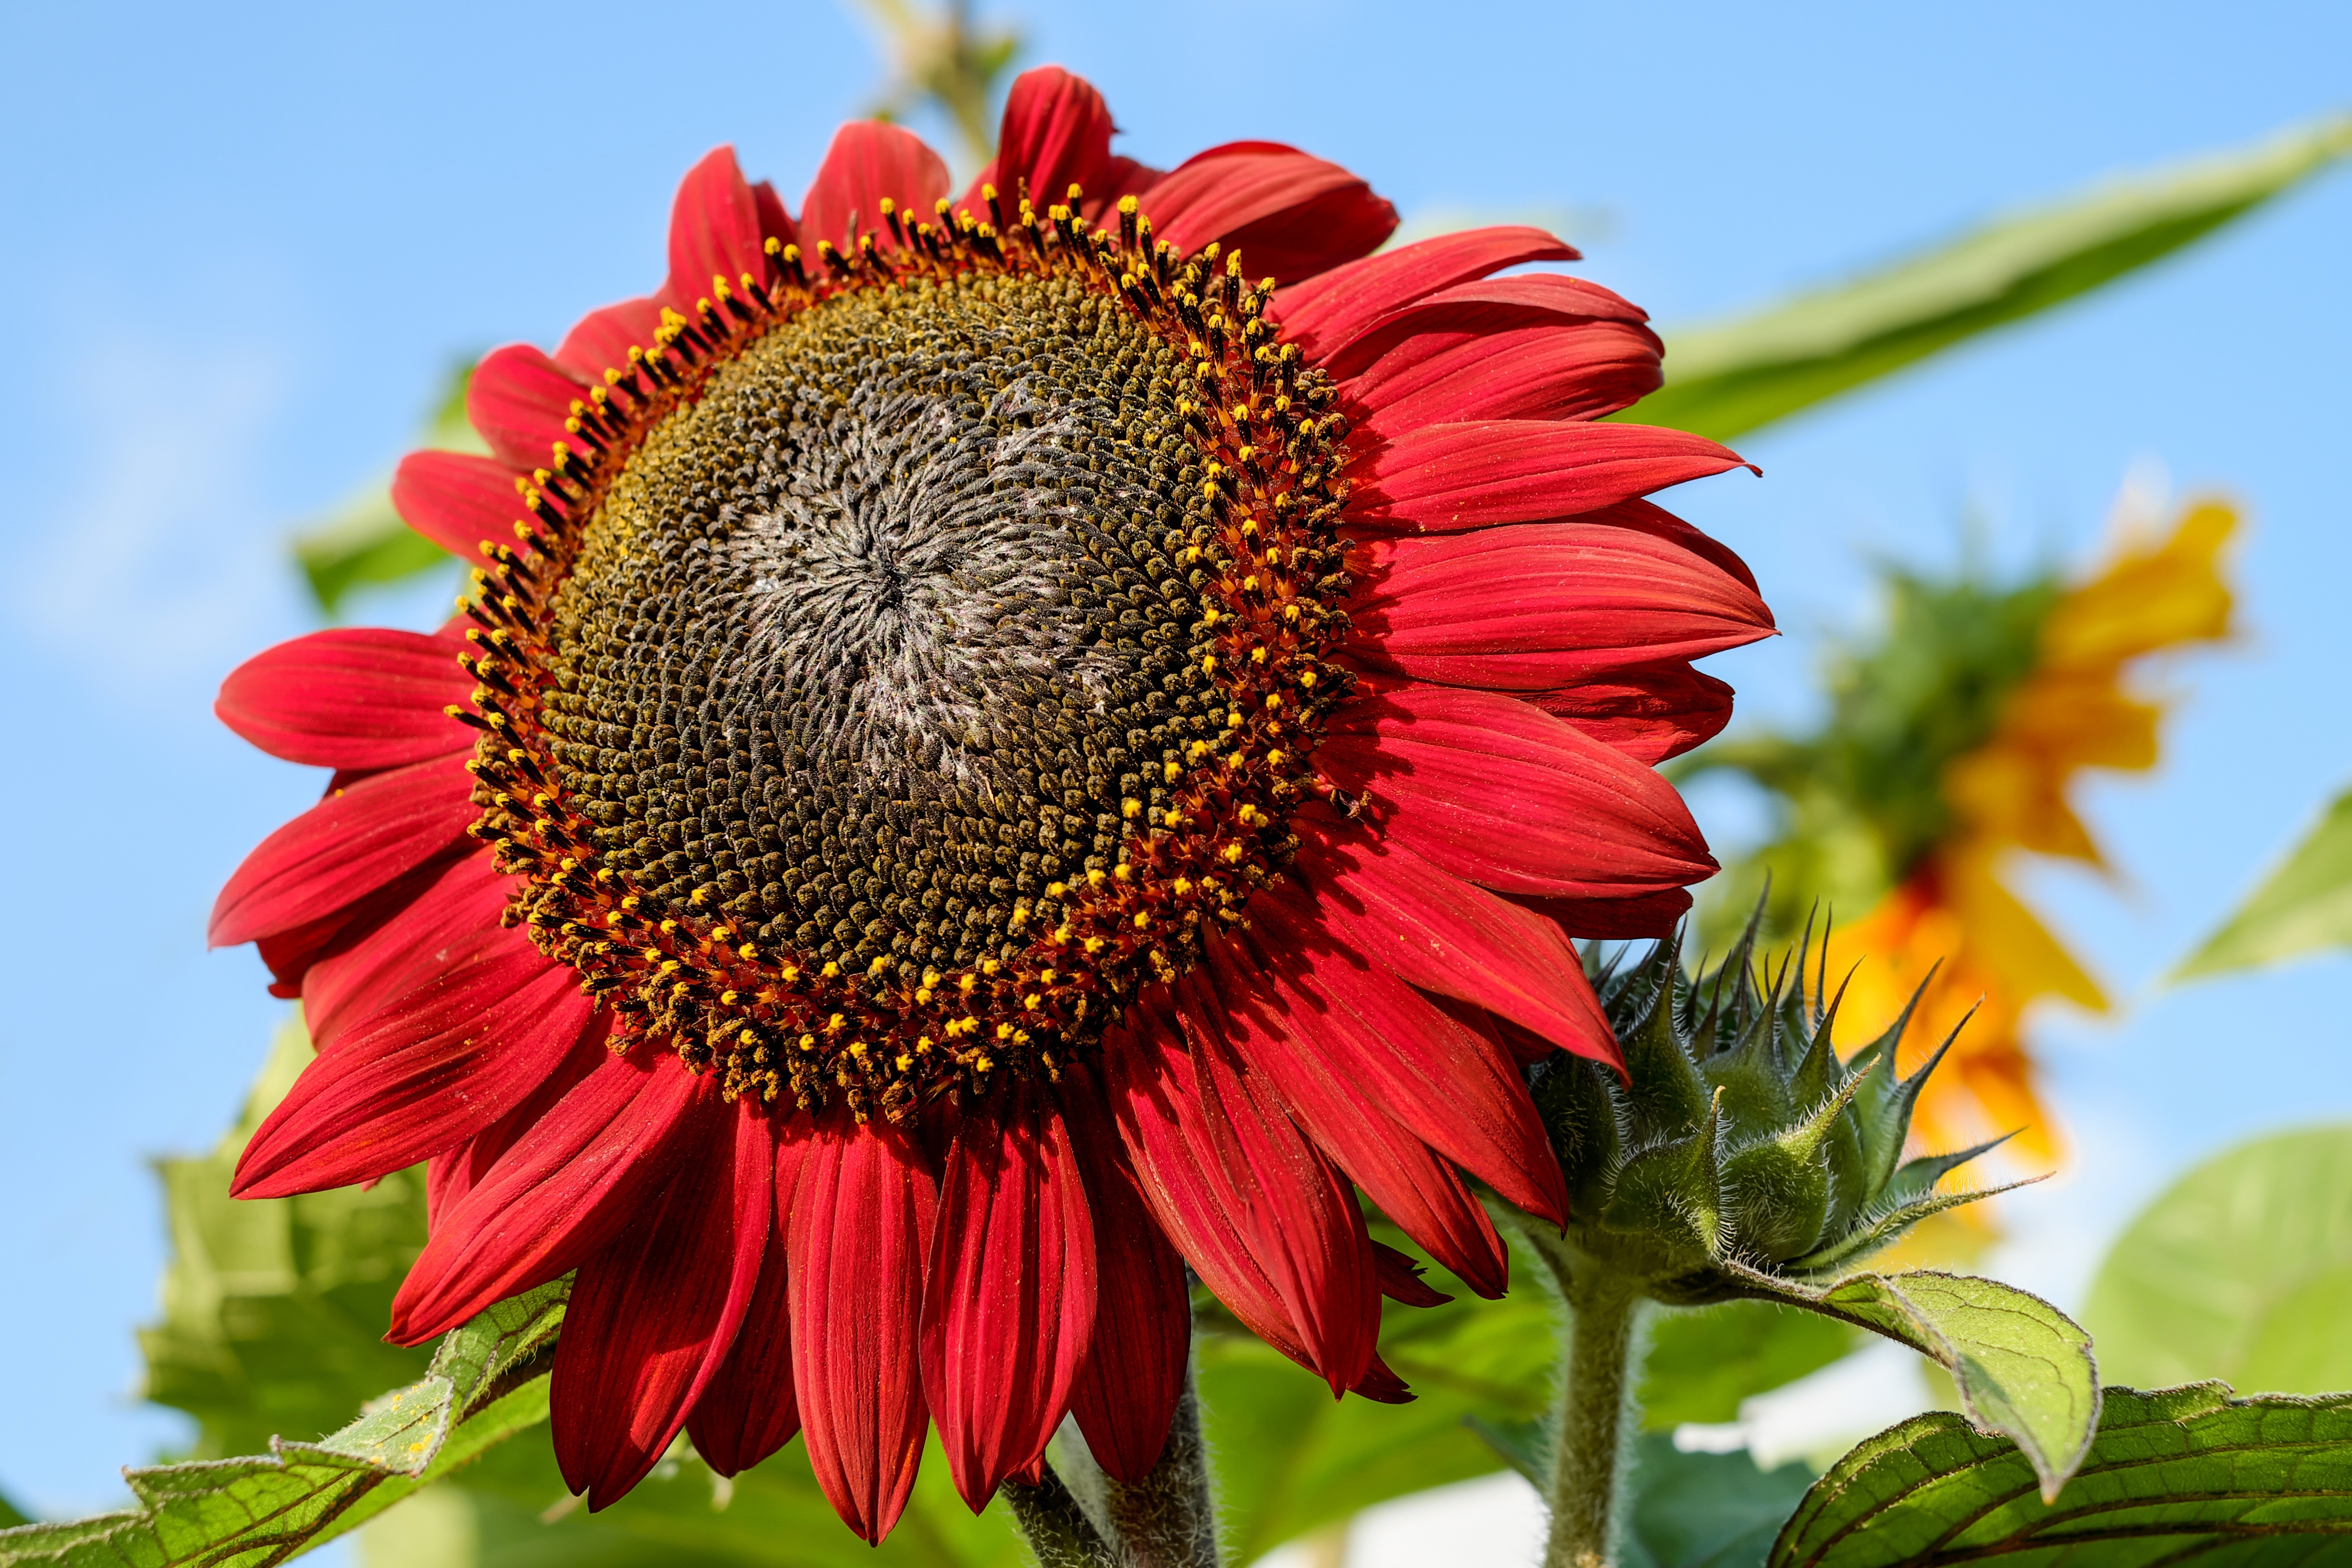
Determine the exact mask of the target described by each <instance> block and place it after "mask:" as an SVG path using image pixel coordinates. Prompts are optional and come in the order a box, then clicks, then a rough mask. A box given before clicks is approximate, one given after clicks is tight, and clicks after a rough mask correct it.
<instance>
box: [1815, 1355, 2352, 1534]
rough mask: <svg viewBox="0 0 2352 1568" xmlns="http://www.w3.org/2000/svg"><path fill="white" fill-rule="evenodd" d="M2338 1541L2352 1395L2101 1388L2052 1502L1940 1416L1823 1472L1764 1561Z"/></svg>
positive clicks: (2012, 1453) (2348, 1524)
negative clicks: (2102, 1402) (2094, 1430)
mask: <svg viewBox="0 0 2352 1568" xmlns="http://www.w3.org/2000/svg"><path fill="white" fill-rule="evenodd" d="M2347 1535H2352V1394H2334V1395H2330V1396H2329V1397H2327V1398H2325V1399H2310V1400H2306V1399H2296V1398H2291V1397H2286V1396H2283V1395H2270V1394H2265V1395H2258V1396H2255V1397H2253V1398H2251V1399H2237V1398H2233V1397H2231V1394H2230V1390H2229V1388H2228V1387H2227V1386H2226V1385H2224V1384H2218V1383H2207V1384H2193V1385H2191V1386H2189V1387H2186V1388H2172V1389H2166V1390H2163V1391H2161V1392H2159V1393H2155V1394H2141V1393H2137V1392H2135V1391H2133V1390H2131V1389H2127V1388H2111V1389H2109V1390H2108V1391H2107V1400H2106V1406H2105V1412H2104V1414H2103V1415H2102V1416H2101V1418H2100V1421H2099V1429H2098V1434H2097V1436H2096V1438H2095V1441H2094V1442H2093V1443H2092V1446H2091V1450H2090V1453H2089V1454H2088V1456H2087V1457H2086V1458H2084V1462H2083V1467H2082V1468H2081V1470H2080V1471H2079V1472H2078V1473H2077V1474H2076V1475H2075V1477H2074V1480H2073V1481H2072V1482H2070V1483H2069V1484H2068V1486H2067V1488H2066V1492H2065V1495H2064V1497H2063V1499H2061V1500H2059V1502H2058V1503H2057V1504H2055V1505H2053V1504H2052V1503H2050V1502H2048V1501H2046V1500H2044V1499H2043V1498H2042V1495H2041V1494H2040V1492H2039V1490H2038V1489H2037V1487H2036V1485H2035V1474H2034V1469H2033V1468H2032V1466H2031V1465H2030V1464H2029V1463H2028V1462H2027V1460H2026V1458H2025V1457H2024V1456H2023V1455H2022V1454H2021V1453H2020V1452H2019V1451H2018V1449H2017V1447H2016V1445H2015V1444H2013V1443H2011V1442H2009V1441H2007V1440H2006V1439H2003V1438H2000V1437H1994V1436H1987V1435H1985V1434H1984V1433H1981V1432H1978V1431H1975V1430H1972V1429H1971V1428H1970V1427H1969V1424H1968V1423H1967V1422H1966V1421H1964V1420H1962V1419H1961V1418H1960V1417H1959V1416H1958V1415H1953V1414H1952V1413H1950V1412H1948V1411H1934V1412H1931V1413H1929V1414H1927V1415H1919V1416H1915V1417H1913V1418H1912V1419H1911V1420H1908V1421H1906V1422H1904V1423H1902V1424H1901V1425H1900V1426H1894V1427H1891V1428H1889V1429H1888V1430H1886V1431H1885V1432H1882V1433H1880V1434H1879V1435H1878V1436H1875V1437H1872V1438H1870V1439H1868V1440H1867V1441H1865V1442H1864V1443H1862V1444H1861V1445H1859V1446H1858V1447H1855V1448H1854V1449H1853V1452H1851V1453H1849V1454H1847V1455H1846V1456H1845V1458H1842V1459H1840V1460H1839V1461H1838V1462H1837V1463H1836V1464H1835V1465H1833V1466H1832V1467H1831V1468H1830V1471H1829V1473H1828V1474H1827V1475H1825V1476H1823V1477H1822V1479H1820V1480H1819V1481H1818V1482H1816V1483H1815V1484H1814V1486H1813V1489H1812V1490H1811V1492H1809V1493H1807V1494H1806V1497H1805V1500H1804V1501H1803V1503H1801V1505H1800V1506H1799V1507H1798V1509H1797V1511H1796V1513H1795V1515H1794V1516H1793V1517H1791V1518H1790V1521H1789V1523H1788V1526H1787V1527H1786V1528H1785V1529H1784V1530H1783V1531H1781V1532H1780V1540H1779V1541H1777V1542H1774V1544H1773V1548H1772V1555H1771V1558H1770V1562H1771V1565H1772V1568H1881V1565H1892V1564H1895V1563H1925V1564H1933V1563H1980V1562H1985V1561H1989V1560H1990V1561H2000V1560H2009V1559H2015V1560H2018V1561H2019V1562H2021V1563H2037V1564H2042V1563H2052V1564H2054V1563H2064V1564H2065V1565H2066V1568H2126V1565H2128V1568H2139V1565H2141V1564H2150V1565H2153V1564H2158V1563H2189V1562H2196V1563H2225V1562H2226V1563H2282V1564H2284V1563H2321V1562H2327V1563H2341V1562H2345V1561H2347V1560H2352V1542H2340V1543H2330V1542H2325V1541H2318V1540H2313V1539H2311V1538H2313V1537H2329V1536H2334V1537H2342V1536H2347ZM2282 1538H2301V1539H2300V1540H2288V1539H2282ZM2266 1542H2267V1545H2266V1544H2265V1543H2266Z"/></svg>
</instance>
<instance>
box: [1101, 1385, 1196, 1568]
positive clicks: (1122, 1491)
mask: <svg viewBox="0 0 2352 1568" xmlns="http://www.w3.org/2000/svg"><path fill="white" fill-rule="evenodd" d="M1103 1490H1104V1500H1105V1503H1106V1505H1107V1507H1108V1511H1109V1514H1110V1521H1111V1526H1112V1528H1113V1529H1114V1530H1116V1531H1118V1537H1119V1542H1120V1544H1122V1545H1123V1546H1125V1547H1126V1548H1127V1552H1128V1561H1129V1563H1130V1564H1131V1565H1132V1568H1217V1564H1218V1562H1219V1557H1218V1552H1217V1510H1216V1504H1215V1502H1214V1500H1213V1499H1212V1498H1211V1496H1210V1492H1209V1450H1208V1447H1207V1445H1206V1444H1204V1443H1202V1440H1201V1402H1200V1399H1199V1397H1198V1395H1197V1394H1195V1393H1194V1391H1193V1384H1192V1370H1191V1369H1190V1368H1189V1367H1188V1368H1187V1369H1186V1370H1185V1373H1184V1393H1183V1396H1182V1397H1181V1398H1180V1399H1178V1400H1177V1401H1176V1414H1175V1416H1174V1418H1173V1419H1172V1420H1171V1421H1170V1422H1169V1423H1168V1447H1165V1448H1163V1449H1161V1450H1160V1462H1159V1463H1158V1464H1157V1465H1154V1466H1153V1467H1152V1468H1151V1473H1150V1475H1148V1476H1146V1477H1144V1478H1143V1480H1142V1483H1141V1484H1140V1485H1138V1486H1131V1487H1129V1486H1121V1485H1120V1484H1119V1483H1118V1482H1117V1481H1112V1480H1108V1479H1107V1480H1106V1482H1105V1485H1104V1489H1103Z"/></svg>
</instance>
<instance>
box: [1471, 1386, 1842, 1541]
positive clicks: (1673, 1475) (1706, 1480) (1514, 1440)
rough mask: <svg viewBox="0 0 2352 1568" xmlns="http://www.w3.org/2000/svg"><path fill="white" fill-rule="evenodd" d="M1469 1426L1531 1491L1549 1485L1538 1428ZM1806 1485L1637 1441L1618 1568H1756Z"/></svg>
mask: <svg viewBox="0 0 2352 1568" xmlns="http://www.w3.org/2000/svg"><path fill="white" fill-rule="evenodd" d="M1470 1426H1471V1427H1472V1429H1473V1430H1475V1432H1476V1433H1477V1434H1478V1435H1479V1436H1481V1437H1483V1438H1485V1439H1486V1442H1487V1443H1488V1444H1489V1445H1491V1446H1492V1447H1494V1449H1495V1451H1496V1453H1497V1454H1499V1455H1501V1456H1502V1457H1503V1458H1504V1460H1505V1461H1506V1462H1507V1463H1508V1464H1509V1465H1510V1467H1511V1468H1513V1469H1515V1470H1517V1471H1518V1472H1519V1474H1520V1475H1522V1476H1525V1477H1526V1478H1527V1479H1528V1482H1529V1483H1530V1484H1532V1485H1533V1486H1535V1487H1536V1488H1537V1489H1538V1490H1540V1489H1543V1488H1544V1487H1545V1486H1546V1485H1548V1484H1549V1475H1548V1474H1547V1471H1548V1469H1549V1466H1550V1463H1551V1459H1550V1448H1549V1439H1548V1438H1547V1437H1546V1436H1545V1435H1544V1431H1543V1423H1542V1422H1540V1421H1489V1420H1486V1419H1484V1418H1483V1417H1479V1416H1472V1417H1471V1418H1470ZM1812 1481H1813V1473H1812V1472H1811V1470H1808V1469H1807V1468H1805V1467H1804V1466H1802V1465H1800V1464H1788V1465H1783V1466H1781V1467H1780V1468H1778V1469H1775V1470H1766V1469H1759V1468H1758V1467H1757V1464H1756V1461H1755V1459H1754V1458H1752V1457H1750V1456H1749V1455H1748V1453H1746V1452H1745V1451H1744V1450H1743V1451H1741V1452H1738V1453H1730V1454H1685V1453H1684V1452H1682V1451H1681V1450H1680V1449H1678V1448H1676V1447H1675V1440H1674V1437H1673V1436H1671V1435H1670V1434H1667V1433H1664V1432H1647V1433H1644V1434H1643V1436H1642V1437H1641V1439H1640V1441H1639V1443H1638V1444H1637V1445H1636V1446H1635V1447H1634V1450H1633V1455H1632V1457H1631V1458H1630V1460H1629V1462H1628V1466H1627V1469H1626V1475H1625V1496H1624V1503H1623V1510H1624V1521H1625V1539H1624V1541H1623V1542H1622V1546H1621V1551H1620V1555H1619V1559H1618V1563H1619V1568H1761V1564H1762V1563H1763V1562H1764V1553H1765V1552H1766V1550H1767V1549H1768V1548H1769V1547H1770V1546H1771V1544H1772V1537H1773V1536H1774V1535H1775V1534H1776V1533H1778V1532H1779V1531H1780V1523H1781V1521H1783V1520H1785V1519H1787V1518H1788V1517H1789V1510H1790V1509H1792V1508H1794V1507H1796V1506H1797V1501H1798V1500H1799V1499H1801V1498H1802V1497H1803V1496H1804V1495H1805V1489H1806V1488H1808V1487H1810V1486H1811V1485H1812Z"/></svg>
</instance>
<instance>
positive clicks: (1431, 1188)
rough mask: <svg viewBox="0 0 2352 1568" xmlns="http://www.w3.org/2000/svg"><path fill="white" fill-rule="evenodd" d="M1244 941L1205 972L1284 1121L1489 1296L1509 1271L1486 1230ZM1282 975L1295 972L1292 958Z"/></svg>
mask: <svg viewBox="0 0 2352 1568" xmlns="http://www.w3.org/2000/svg"><path fill="white" fill-rule="evenodd" d="M1247 949H1248V942H1247V939H1246V938H1244V939H1243V940H1242V941H1238V942H1220V943H1217V944H1215V945H1214V946H1213V948H1212V949H1211V952H1210V958H1211V965H1212V973H1213V976H1214V979H1215V982H1216V986H1217V990H1218V992H1219V993H1220V994H1221V996H1222V999H1223V1003H1224V1008H1225V1016H1226V1020H1227V1023H1228V1026H1229V1029H1230V1039H1231V1041H1232V1044H1233V1046H1234V1049H1235V1050H1236V1051H1237V1052H1239V1053H1240V1055H1241V1058H1242V1060H1243V1061H1244V1062H1245V1063H1247V1064H1248V1065H1249V1067H1250V1068H1251V1069H1252V1070H1254V1071H1255V1072H1257V1073H1260V1074H1263V1075H1264V1076H1265V1079H1266V1080H1267V1081H1268V1082H1270V1083H1271V1084H1273V1086H1274V1088H1275V1089H1276V1092H1277V1093H1278V1094H1279V1095H1280V1096H1281V1098H1282V1100H1283V1101H1284V1102H1285V1103H1286V1105H1288V1107H1289V1108H1290V1111H1291V1114H1292V1115H1294V1116H1296V1117H1297V1119H1298V1120H1299V1121H1300V1122H1301V1123H1303V1124H1304V1125H1305V1126H1306V1128H1307V1131H1308V1133H1309V1134H1311V1135H1312V1136H1313V1138H1314V1140H1315V1142H1317V1143H1318V1144H1319V1145H1321V1146H1322V1149H1323V1152H1325V1153H1327V1154H1328V1155H1329V1156H1330V1157H1331V1160H1332V1162H1333V1163H1335V1164H1337V1165H1338V1166H1339V1168H1340V1169H1341V1170H1342V1171H1345V1172H1346V1173H1348V1174H1349V1176H1351V1177H1353V1178H1354V1179H1355V1182H1356V1184H1357V1185H1358V1186H1360V1187H1361V1188H1363V1189H1364V1193H1365V1195H1366V1196H1368V1197H1370V1199H1371V1200H1372V1202H1373V1203H1374V1204H1376V1205H1379V1206H1380V1210H1381V1213H1382V1214H1385V1215H1388V1216H1389V1218H1391V1219H1392V1220H1394V1221H1395V1222H1396V1223H1397V1225H1398V1226H1400V1227H1402V1229H1403V1231H1404V1233H1405V1234H1406V1235H1407V1236H1409V1237H1412V1238H1413V1240H1414V1241H1416V1242H1419V1243H1420V1244H1421V1245H1422V1246H1423V1247H1426V1248H1428V1249H1429V1252H1430V1255H1431V1256H1432V1257H1433V1258H1436V1259H1437V1260H1438V1261H1439V1262H1440V1263H1443V1264H1444V1265H1445V1267H1446V1268H1450V1269H1452V1270H1453V1271H1454V1273H1455V1274H1457V1275H1459V1276H1461V1277H1462V1279H1463V1280H1464V1282H1465V1283H1466V1284H1468V1285H1469V1286H1470V1288H1471V1289H1474V1290H1475V1291H1477V1292H1478V1294H1480V1295H1481V1296H1486V1297H1490V1298H1491V1297H1496V1296H1500V1295H1501V1294H1502V1293H1503V1287H1504V1285H1505V1284H1506V1283H1507V1280H1508V1278H1509V1265H1508V1263H1507V1260H1506V1258H1505V1257H1504V1253H1503V1244H1502V1241H1501V1239H1500V1238H1499V1237H1496V1234H1495V1227H1494V1225H1493V1223H1492V1222H1491V1221H1489V1220H1488V1219H1487V1218H1486V1211H1485V1210H1483V1209H1481V1208H1480V1207H1479V1206H1478V1201H1477V1200H1476V1199H1475V1198H1474V1197H1472V1196H1471V1195H1470V1194H1469V1191H1468V1189H1466V1188H1465V1187H1464V1186H1463V1184H1462V1179H1461V1178H1460V1177H1459V1176H1456V1175H1455V1174H1454V1172H1453V1171H1452V1170H1451V1169H1450V1168H1448V1167H1447V1166H1446V1165H1445V1164H1444V1163H1442V1162H1440V1161H1438V1160H1436V1159H1434V1158H1433V1157H1432V1156H1431V1154H1430V1152H1429V1148H1428V1146H1427V1145H1426V1144H1424V1143H1423V1142H1422V1141H1421V1139H1419V1138H1418V1137H1416V1136H1415V1135H1414V1134H1413V1133H1412V1132H1411V1131H1407V1130H1406V1129H1405V1128H1404V1126H1403V1125H1402V1124H1401V1123H1400V1122H1399V1121H1397V1120H1396V1118H1395V1117H1393V1116H1391V1114H1389V1112H1388V1111H1387V1110H1383V1109H1382V1108H1381V1104H1380V1102H1379V1100H1377V1099H1375V1098H1374V1095H1373V1093H1372V1092H1370V1086H1369V1085H1367V1084H1366V1083H1364V1082H1363V1081H1361V1080H1360V1079H1357V1078H1356V1077H1355V1076H1354V1075H1352V1074H1349V1073H1347V1072H1345V1071H1342V1070H1339V1058H1338V1055H1337V1053H1335V1052H1333V1051H1332V1050H1330V1049H1328V1048H1327V1047H1326V1046H1325V1043H1324V1041H1323V1040H1322V1039H1321V1038H1319V1037H1318V1022H1319V1020H1318V1016H1317V1015H1318V1013H1320V1012H1321V1011H1323V1009H1321V1008H1319V1007H1316V1006H1314V1005H1312V1004H1311V1003H1308V1002H1307V999H1306V998H1305V997H1304V996H1302V995H1300V994H1298V993H1297V991H1296V990H1295V989H1292V988H1290V987H1286V986H1285V985H1284V984H1282V982H1281V981H1280V980H1278V979H1277V978H1276V974H1277V973H1278V972H1279V971H1280V970H1281V969H1282V968H1284V967H1285V966H1286V965H1285V963H1284V961H1283V959H1282V958H1281V957H1280V956H1278V955H1275V954H1267V955H1265V958H1264V959H1263V961H1261V959H1260V958H1259V957H1258V956H1256V955H1254V954H1252V953H1251V952H1249V951H1248V950H1247ZM1288 966H1289V967H1299V966H1298V965H1297V962H1296V959H1295V958H1294V959H1293V960H1292V961H1291V963H1290V964H1289V965H1288Z"/></svg>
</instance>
